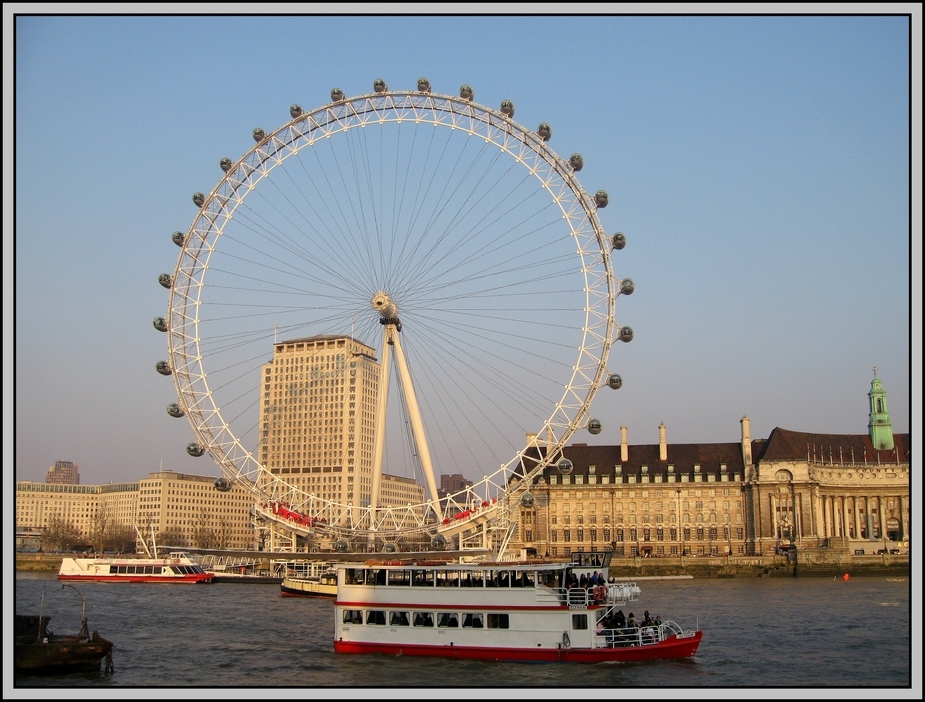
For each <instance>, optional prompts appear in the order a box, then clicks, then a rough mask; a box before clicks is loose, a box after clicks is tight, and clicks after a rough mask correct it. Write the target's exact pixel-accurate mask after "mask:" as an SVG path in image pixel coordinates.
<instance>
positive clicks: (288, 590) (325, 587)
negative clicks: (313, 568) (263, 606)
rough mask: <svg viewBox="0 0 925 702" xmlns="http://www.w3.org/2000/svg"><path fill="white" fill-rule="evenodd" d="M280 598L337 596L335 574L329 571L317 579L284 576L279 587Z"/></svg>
mask: <svg viewBox="0 0 925 702" xmlns="http://www.w3.org/2000/svg"><path fill="white" fill-rule="evenodd" d="M279 594H280V596H282V597H328V598H334V597H336V596H337V573H336V572H335V571H330V572H327V573H322V574H321V575H319V576H317V577H311V576H298V575H286V576H285V577H283V581H282V582H281V583H280V585H279Z"/></svg>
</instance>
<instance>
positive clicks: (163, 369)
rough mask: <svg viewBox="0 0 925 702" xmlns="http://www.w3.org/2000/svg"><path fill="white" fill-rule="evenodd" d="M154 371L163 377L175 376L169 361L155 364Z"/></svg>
mask: <svg viewBox="0 0 925 702" xmlns="http://www.w3.org/2000/svg"><path fill="white" fill-rule="evenodd" d="M154 369H155V370H156V371H157V372H158V373H160V374H161V375H173V371H172V370H170V364H169V363H167V361H158V362H157V363H155V364H154Z"/></svg>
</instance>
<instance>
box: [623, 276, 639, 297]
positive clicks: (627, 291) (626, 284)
mask: <svg viewBox="0 0 925 702" xmlns="http://www.w3.org/2000/svg"><path fill="white" fill-rule="evenodd" d="M635 289H636V284H635V283H633V281H632V280H631V279H630V278H624V279H623V280H621V281H620V293H621V294H623V295H632V294H633V291H634V290H635Z"/></svg>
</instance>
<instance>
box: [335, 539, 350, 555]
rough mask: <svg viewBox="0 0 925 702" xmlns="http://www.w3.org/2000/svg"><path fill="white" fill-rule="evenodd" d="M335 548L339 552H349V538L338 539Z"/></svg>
mask: <svg viewBox="0 0 925 702" xmlns="http://www.w3.org/2000/svg"><path fill="white" fill-rule="evenodd" d="M334 550H335V551H337V552H338V553H347V551H349V550H350V542H349V541H347V539H338V540H337V541H335V542H334Z"/></svg>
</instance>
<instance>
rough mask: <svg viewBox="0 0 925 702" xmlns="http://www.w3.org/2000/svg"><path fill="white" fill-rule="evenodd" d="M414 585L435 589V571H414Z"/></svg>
mask: <svg viewBox="0 0 925 702" xmlns="http://www.w3.org/2000/svg"><path fill="white" fill-rule="evenodd" d="M411 572H412V574H413V575H414V585H416V586H418V587H433V585H434V571H432V570H413V571H411Z"/></svg>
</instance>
